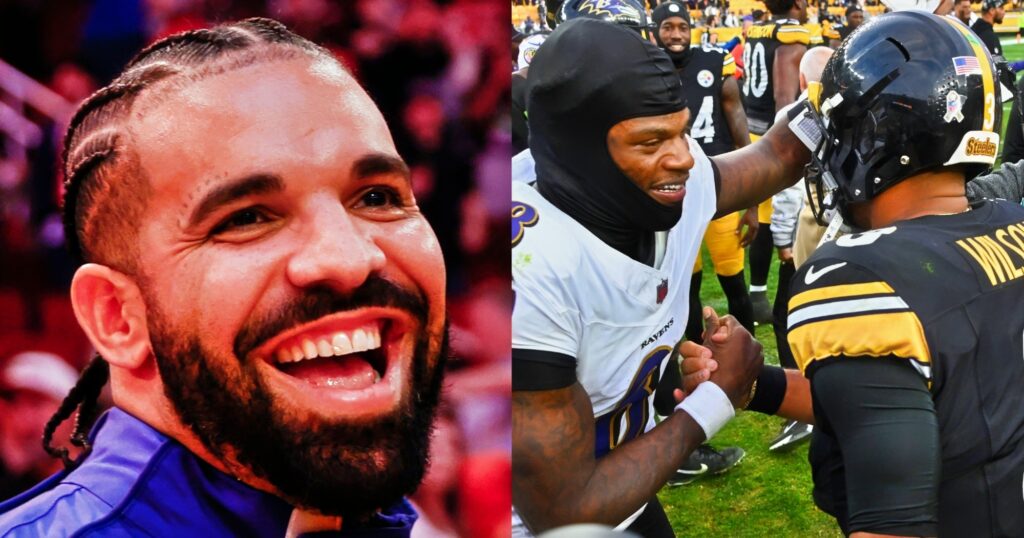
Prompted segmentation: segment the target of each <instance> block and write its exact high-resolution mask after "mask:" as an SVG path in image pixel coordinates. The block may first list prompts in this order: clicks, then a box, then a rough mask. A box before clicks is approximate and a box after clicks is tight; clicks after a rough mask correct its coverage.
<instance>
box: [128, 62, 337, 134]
mask: <svg viewBox="0 0 1024 538" xmlns="http://www.w3.org/2000/svg"><path fill="white" fill-rule="evenodd" d="M320 56H322V54H321V53H319V52H317V51H312V50H305V49H300V48H297V47H286V46H282V45H257V46H256V48H254V49H253V50H242V51H237V52H226V53H224V56H223V57H222V58H217V59H211V60H210V61H209V62H207V63H203V64H200V65H197V66H189V65H179V66H177V67H178V68H179V69H181V72H180V73H178V74H176V75H172V76H170V77H167V78H165V79H162V80H160V81H158V82H155V83H154V84H153V85H152V86H151V87H149V88H146V89H145V91H143V92H142V94H141V95H140V96H139V98H138V99H137V100H136V102H135V103H134V106H133V107H132V108H133V111H132V112H133V113H134V116H135V117H136V118H141V117H142V116H144V115H145V114H146V113H147V112H149V111H151V110H153V109H154V108H157V107H159V106H160V105H162V104H163V103H165V102H167V101H168V100H171V99H173V98H175V97H177V95H178V93H179V92H180V91H181V90H183V89H185V88H187V87H189V86H191V85H193V84H196V83H198V82H202V81H204V80H206V79H209V78H213V77H216V76H219V75H223V74H226V73H231V72H234V71H237V70H240V69H244V68H246V67H251V66H255V65H262V64H267V63H273V62H289V61H292V60H296V59H299V58H307V59H309V60H310V61H311V62H315V63H316V64H317V65H319V64H320V63H321V62H320V61H318V60H320V58H319V57H320ZM329 60H330V61H332V62H333V61H335V60H334V59H333V58H330V59H329ZM167 62H168V63H171V64H173V63H174V60H173V59H168V60H167Z"/></svg>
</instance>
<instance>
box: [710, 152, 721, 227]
mask: <svg viewBox="0 0 1024 538" xmlns="http://www.w3.org/2000/svg"><path fill="white" fill-rule="evenodd" d="M708 162H710V163H711V170H712V171H713V172H714V173H715V202H716V203H717V202H718V196H719V195H720V194H722V173H721V172H719V171H718V165H717V164H715V160H714V159H712V158H711V157H708ZM720 216H723V215H719V214H717V213H716V214H715V217H714V218H716V219H717V218H718V217H720Z"/></svg>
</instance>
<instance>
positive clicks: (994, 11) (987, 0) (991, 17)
mask: <svg viewBox="0 0 1024 538" xmlns="http://www.w3.org/2000/svg"><path fill="white" fill-rule="evenodd" d="M1004 4H1006V0H983V1H982V3H981V17H978V20H976V21H974V24H972V25H971V30H973V31H974V33H975V34H977V35H978V37H980V38H981V41H982V42H984V43H985V46H986V47H988V51H989V52H990V53H992V55H993V56H995V55H1002V54H1003V46H1002V45H1000V44H999V36H997V35H996V31H995V29H993V26H994V25H996V24H1002V23H1003V16H1004V15H1005V14H1006V11H1005V10H1004V9H1003V5H1004Z"/></svg>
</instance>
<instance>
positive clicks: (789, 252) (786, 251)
mask: <svg viewBox="0 0 1024 538" xmlns="http://www.w3.org/2000/svg"><path fill="white" fill-rule="evenodd" d="M778 250H779V261H780V262H781V263H791V262H792V261H793V248H792V247H779V249H778Z"/></svg>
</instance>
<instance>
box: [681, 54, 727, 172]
mask: <svg viewBox="0 0 1024 538" xmlns="http://www.w3.org/2000/svg"><path fill="white" fill-rule="evenodd" d="M688 56H689V57H688V58H687V60H686V65H684V66H683V68H682V69H681V70H680V71H679V78H680V80H682V82H683V93H684V94H685V95H686V105H687V106H688V107H689V109H690V137H691V138H693V139H694V140H696V141H697V143H698V144H700V147H701V149H703V150H704V153H706V154H708V155H718V154H720V153H725V152H727V151H732V150H734V149H736V144H734V143H733V140H732V133H731V132H730V131H729V125H728V124H727V123H726V119H725V112H724V111H723V110H722V82H723V79H724V77H728V76H732V74H733V73H735V72H736V61H735V60H734V59H733V57H732V55H731V54H729V53H728V52H726V51H725V50H722V49H720V48H717V47H715V46H711V45H704V46H702V47H692V48H691V49H690V50H689V52H688Z"/></svg>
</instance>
